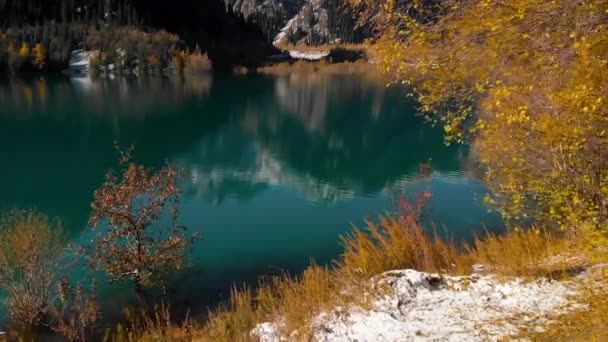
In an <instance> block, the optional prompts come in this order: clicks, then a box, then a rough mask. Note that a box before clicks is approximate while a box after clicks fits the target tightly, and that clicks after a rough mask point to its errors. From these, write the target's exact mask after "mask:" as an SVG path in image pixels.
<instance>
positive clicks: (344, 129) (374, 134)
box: [0, 75, 500, 321]
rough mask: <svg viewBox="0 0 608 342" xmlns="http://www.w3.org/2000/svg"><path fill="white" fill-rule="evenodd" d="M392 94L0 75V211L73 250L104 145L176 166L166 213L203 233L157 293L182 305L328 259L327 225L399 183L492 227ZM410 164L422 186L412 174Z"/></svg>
mask: <svg viewBox="0 0 608 342" xmlns="http://www.w3.org/2000/svg"><path fill="white" fill-rule="evenodd" d="M403 95H404V92H403V89H400V88H386V87H384V85H382V84H381V83H378V82H377V81H375V80H373V79H368V78H365V77H356V76H327V75H325V76H320V75H308V76H285V77H262V76H245V77H239V78H231V77H217V78H211V77H208V78H197V79H186V80H184V79H170V78H150V79H146V78H143V79H128V78H119V79H114V80H110V79H102V80H91V79H89V78H82V79H67V78H56V79H33V80H16V79H10V80H4V81H2V80H0V108H2V111H1V112H0V157H2V160H3V168H2V169H0V189H1V192H0V209H1V210H6V209H8V208H11V207H36V208H38V209H39V210H41V211H43V212H45V213H46V214H48V215H51V216H57V217H60V218H61V219H62V220H63V222H64V225H65V226H66V230H67V232H68V235H69V237H70V239H71V240H72V241H74V242H77V243H80V242H84V241H86V240H87V239H89V238H90V236H89V235H88V234H87V233H86V231H87V229H86V222H87V218H88V215H89V203H90V201H91V199H92V194H93V192H94V190H95V189H96V188H97V187H98V186H99V185H100V183H101V182H102V181H103V177H104V174H105V173H106V171H107V170H108V169H109V168H111V167H113V166H115V165H116V153H115V151H114V148H113V142H114V141H116V142H118V143H119V144H121V145H122V146H128V145H130V144H135V147H136V149H135V154H134V157H135V160H136V161H137V162H140V163H143V164H145V165H150V166H159V165H161V164H162V163H164V162H165V161H166V160H168V161H170V162H172V163H175V164H177V165H179V166H183V167H185V168H186V169H187V170H188V171H189V172H188V177H186V179H184V180H183V190H184V193H183V200H182V207H181V213H182V216H181V221H182V223H183V224H186V225H188V226H190V227H191V228H192V229H193V230H197V231H200V232H201V233H202V235H203V237H204V240H203V241H201V242H199V243H198V244H197V246H196V247H195V248H194V249H193V251H192V254H193V265H192V268H191V269H189V270H188V272H187V273H184V274H181V275H178V276H176V277H175V279H174V280H173V281H172V284H171V286H170V289H171V291H170V297H171V301H172V302H173V303H175V305H176V306H177V307H192V308H193V309H194V311H193V312H194V313H201V312H204V311H206V307H208V306H210V305H214V304H216V303H218V301H221V300H222V299H225V298H226V296H227V293H228V289H229V288H230V286H231V285H232V284H233V283H235V282H236V283H242V282H249V283H255V280H256V278H257V277H258V276H260V275H268V274H279V273H281V272H283V271H287V272H292V273H297V272H300V271H302V270H303V269H304V268H305V267H306V266H307V265H308V263H309V261H310V259H315V260H316V261H317V262H318V263H321V264H325V263H328V262H329V261H330V260H331V259H332V258H335V257H336V256H337V255H339V253H340V250H341V248H340V245H339V243H338V236H339V235H340V234H343V233H345V232H347V231H348V230H350V229H351V227H352V225H359V226H360V225H361V224H362V223H363V222H364V220H365V219H367V218H374V217H376V216H377V215H378V214H382V213H386V212H389V211H392V210H394V206H393V200H394V198H395V197H396V196H398V195H399V194H400V193H402V192H403V191H404V189H410V190H413V191H416V190H417V189H424V190H431V191H432V192H433V194H434V196H433V199H432V201H431V203H430V205H431V207H430V210H431V213H432V214H431V215H432V217H433V220H434V222H435V223H436V225H437V226H440V227H443V226H445V227H446V229H447V231H448V234H449V235H450V236H451V237H452V238H454V239H455V240H468V239H470V238H471V237H472V236H473V234H475V233H479V232H481V231H483V229H484V224H488V226H489V227H500V225H499V220H498V217H497V216H496V215H495V214H493V213H488V212H487V210H486V208H485V207H484V206H483V205H482V204H481V201H480V198H481V196H483V194H484V193H485V192H484V191H485V190H484V188H483V186H482V185H481V184H479V183H478V182H476V181H475V180H474V179H471V178H470V177H469V176H468V175H467V173H466V172H465V171H463V164H464V163H465V162H466V160H467V158H468V149H467V147H466V146H451V147H446V146H445V145H444V143H443V137H442V132H441V130H440V129H436V128H433V127H431V126H429V125H427V124H425V123H424V122H422V120H421V119H420V118H418V117H417V116H416V115H415V105H414V103H412V102H410V101H408V100H407V99H406V98H405V97H404V96H403ZM423 162H430V163H431V165H432V168H433V178H432V181H431V182H430V183H427V182H420V181H419V180H418V177H416V174H417V172H418V166H419V164H420V163H423ZM75 273H77V274H75V276H76V277H77V276H80V277H89V276H90V275H88V273H87V272H86V271H84V270H82V269H80V270H78V271H75ZM100 295H101V301H102V303H104V317H105V319H106V320H108V321H111V320H112V319H114V318H117V317H118V316H119V315H120V308H121V307H123V306H124V305H125V303H133V296H132V292H131V291H130V289H129V285H128V284H124V285H119V286H113V287H108V286H102V287H101V288H100ZM110 303H112V304H110Z"/></svg>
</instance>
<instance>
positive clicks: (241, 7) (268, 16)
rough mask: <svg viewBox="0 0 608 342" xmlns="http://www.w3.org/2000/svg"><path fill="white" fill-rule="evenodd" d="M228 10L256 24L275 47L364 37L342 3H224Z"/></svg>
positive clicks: (339, 0) (234, 0) (233, 0)
mask: <svg viewBox="0 0 608 342" xmlns="http://www.w3.org/2000/svg"><path fill="white" fill-rule="evenodd" d="M224 2H225V3H226V6H227V8H228V9H230V10H232V11H234V12H235V13H240V14H241V15H242V16H243V17H244V18H245V19H246V20H248V21H252V22H254V23H256V24H258V25H259V26H260V27H261V28H262V29H263V30H264V32H265V33H266V35H267V36H268V38H269V39H272V40H273V41H274V43H275V44H276V45H282V44H307V45H319V44H326V43H331V42H334V41H346V42H353V41H357V40H361V39H362V38H364V36H365V35H364V30H363V29H361V28H357V27H356V25H355V20H354V15H353V14H352V13H350V11H349V10H348V8H347V7H345V6H344V0H224Z"/></svg>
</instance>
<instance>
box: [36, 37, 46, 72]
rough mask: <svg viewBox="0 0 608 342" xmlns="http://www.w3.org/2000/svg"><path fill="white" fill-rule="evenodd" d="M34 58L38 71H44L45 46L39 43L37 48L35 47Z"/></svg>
mask: <svg viewBox="0 0 608 342" xmlns="http://www.w3.org/2000/svg"><path fill="white" fill-rule="evenodd" d="M33 57H34V65H35V66H36V67H37V68H38V69H44V67H46V51H45V50H44V46H42V44H40V43H38V44H36V46H34V51H33Z"/></svg>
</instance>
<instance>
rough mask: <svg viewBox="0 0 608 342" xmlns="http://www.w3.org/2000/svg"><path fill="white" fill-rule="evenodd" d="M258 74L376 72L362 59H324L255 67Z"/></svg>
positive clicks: (347, 73)
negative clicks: (352, 60)
mask: <svg viewBox="0 0 608 342" xmlns="http://www.w3.org/2000/svg"><path fill="white" fill-rule="evenodd" d="M257 73H259V74H270V75H277V76H284V75H291V74H312V73H319V74H326V75H349V74H377V69H376V67H375V66H374V65H372V64H369V63H367V62H364V61H356V62H343V63H328V62H326V61H325V60H322V61H320V62H308V61H303V60H300V61H296V62H293V63H290V62H284V63H277V64H273V65H269V66H264V67H259V68H257Z"/></svg>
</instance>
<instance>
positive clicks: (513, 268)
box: [462, 228, 588, 279]
mask: <svg viewBox="0 0 608 342" xmlns="http://www.w3.org/2000/svg"><path fill="white" fill-rule="evenodd" d="M583 236H584V234H583V233H582V232H578V233H577V235H576V236H574V235H573V234H572V233H569V232H565V231H552V230H544V229H539V228H532V229H528V230H521V229H515V230H512V231H509V232H508V233H507V234H503V235H496V234H487V235H486V236H484V237H483V238H476V239H475V241H474V243H473V244H472V245H471V246H469V247H467V250H466V253H464V254H463V256H462V258H465V259H469V260H471V262H472V263H476V264H482V265H484V266H486V267H488V268H489V269H490V270H491V272H492V273H493V274H498V275H503V276H517V277H525V278H538V277H547V278H552V279H556V278H562V277H564V276H567V275H568V274H569V273H572V272H576V270H577V269H580V268H581V267H583V266H585V264H586V263H587V262H588V261H587V258H586V253H585V248H584V247H583V246H584V239H583Z"/></svg>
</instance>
